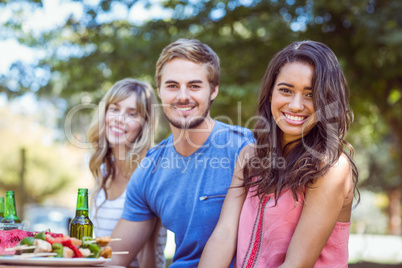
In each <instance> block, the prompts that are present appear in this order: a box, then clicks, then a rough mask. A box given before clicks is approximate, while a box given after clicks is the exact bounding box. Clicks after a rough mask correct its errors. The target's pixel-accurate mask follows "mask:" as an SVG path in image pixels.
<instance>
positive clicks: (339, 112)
mask: <svg viewBox="0 0 402 268" xmlns="http://www.w3.org/2000/svg"><path fill="white" fill-rule="evenodd" d="M258 116H259V120H258V122H257V123H256V128H255V130H254V135H255V138H256V144H254V145H253V146H249V147H246V148H245V149H244V150H243V151H242V152H241V154H240V156H239V159H238V164H237V167H236V170H235V172H234V176H233V181H232V185H231V189H230V190H229V192H228V194H227V196H226V199H225V202H224V205H223V209H222V212H221V216H220V219H219V222H218V224H217V227H216V229H215V231H214V232H213V234H212V236H211V237H210V239H209V240H208V243H207V245H206V247H205V249H204V251H203V255H202V258H201V262H200V266H201V267H228V266H229V265H230V263H231V262H232V259H233V256H234V255H235V253H236V252H237V254H236V267H291V268H297V267H303V268H306V267H347V265H348V239H349V232H350V217H351V209H352V203H353V199H354V193H355V191H356V192H357V193H358V191H357V189H356V184H357V180H358V172H357V168H356V166H355V164H354V162H353V160H352V154H353V147H352V146H351V145H350V144H349V143H348V142H347V141H346V140H345V136H346V133H347V131H348V129H349V125H350V123H351V121H352V112H351V111H350V108H349V88H348V85H347V83H346V80H345V77H344V75H343V73H342V71H341V68H340V66H339V63H338V60H337V58H336V56H335V54H334V53H333V52H332V51H331V50H330V49H329V48H328V47H327V46H326V45H324V44H322V43H319V42H314V41H303V42H295V43H292V44H291V45H289V46H287V47H286V48H284V49H283V50H281V51H280V52H278V53H277V54H276V55H275V56H274V57H273V59H272V60H271V62H270V63H269V65H268V68H267V70H266V73H265V76H264V78H263V80H262V88H261V95H260V98H259V104H258ZM241 163H246V164H243V165H242V164H241Z"/></svg>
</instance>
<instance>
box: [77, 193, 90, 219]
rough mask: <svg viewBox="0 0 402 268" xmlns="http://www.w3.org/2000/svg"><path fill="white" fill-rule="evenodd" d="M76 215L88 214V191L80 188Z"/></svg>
mask: <svg viewBox="0 0 402 268" xmlns="http://www.w3.org/2000/svg"><path fill="white" fill-rule="evenodd" d="M75 214H76V215H79V216H81V215H85V216H88V192H87V191H84V190H82V189H79V191H78V195H77V209H76V212H75Z"/></svg>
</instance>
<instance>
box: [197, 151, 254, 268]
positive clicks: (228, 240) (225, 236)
mask: <svg viewBox="0 0 402 268" xmlns="http://www.w3.org/2000/svg"><path fill="white" fill-rule="evenodd" d="M250 151H252V148H251V146H246V147H245V148H243V150H242V151H241V152H240V154H239V157H238V159H237V163H236V167H235V170H234V173H233V178H232V183H231V185H230V188H229V190H228V193H227V195H226V197H225V201H224V202H223V206H222V211H221V215H220V217H219V221H218V223H217V225H216V227H215V230H214V231H213V233H212V235H211V237H210V238H209V239H208V242H207V244H206V246H205V248H204V251H203V252H202V255H201V260H200V263H199V265H198V267H206V268H210V267H216V268H217V267H229V265H230V263H231V262H232V260H233V256H234V254H235V252H236V246H237V228H238V225H239V218H240V212H241V209H242V207H243V203H244V200H245V198H246V195H245V191H244V187H239V186H242V185H243V168H242V167H243V165H244V163H246V161H247V160H248V158H249V152H250Z"/></svg>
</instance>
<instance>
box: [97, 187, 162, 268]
mask: <svg viewBox="0 0 402 268" xmlns="http://www.w3.org/2000/svg"><path fill="white" fill-rule="evenodd" d="M105 199H106V197H105V192H104V190H103V189H101V190H100V192H99V193H98V195H97V196H96V199H95V207H99V206H101V207H99V208H98V210H97V211H96V209H91V212H92V213H91V214H92V218H91V220H92V222H93V225H94V234H95V236H97V237H101V236H110V235H111V234H112V231H113V229H114V227H115V226H116V224H117V222H118V221H119V219H120V217H121V215H122V213H123V208H124V201H125V200H126V190H124V192H123V194H122V195H121V196H119V197H118V198H117V199H115V200H106V201H105ZM104 201H105V202H104ZM103 202H104V203H103ZM95 212H96V214H95ZM94 215H95V217H94ZM166 239H167V231H166V228H164V227H161V228H160V231H159V237H158V243H157V247H156V264H157V267H158V268H164V267H165V262H166V260H165V256H164V254H163V251H164V249H165V246H166ZM130 266H136V267H138V266H139V264H138V261H137V259H135V260H134V261H133V262H132V263H131V264H130Z"/></svg>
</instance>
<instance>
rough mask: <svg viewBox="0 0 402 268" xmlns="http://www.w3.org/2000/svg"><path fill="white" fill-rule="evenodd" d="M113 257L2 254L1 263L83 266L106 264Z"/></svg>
mask: <svg viewBox="0 0 402 268" xmlns="http://www.w3.org/2000/svg"><path fill="white" fill-rule="evenodd" d="M110 260H111V259H105V258H103V257H100V258H98V259H94V258H54V257H29V258H27V257H21V256H19V255H15V256H0V263H3V264H17V265H45V266H46V265H57V266H82V265H86V266H88V265H99V264H105V263H107V262H108V261H110Z"/></svg>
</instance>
